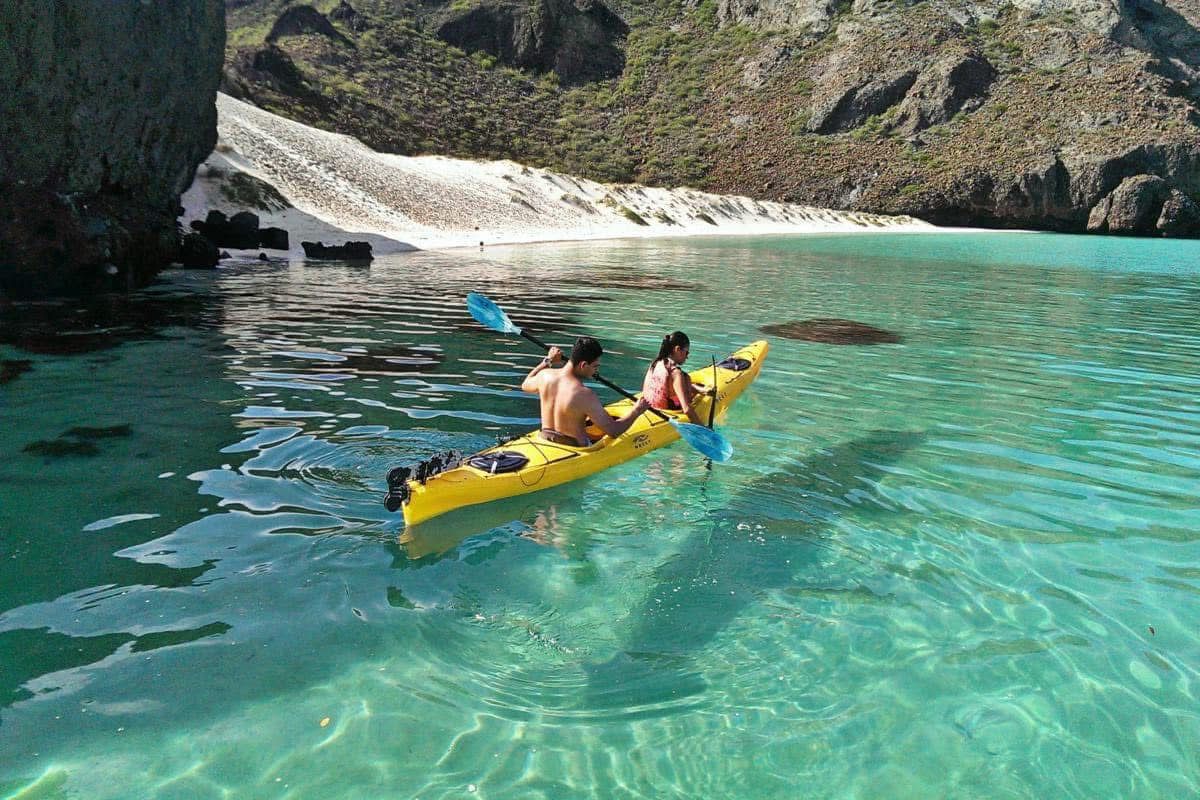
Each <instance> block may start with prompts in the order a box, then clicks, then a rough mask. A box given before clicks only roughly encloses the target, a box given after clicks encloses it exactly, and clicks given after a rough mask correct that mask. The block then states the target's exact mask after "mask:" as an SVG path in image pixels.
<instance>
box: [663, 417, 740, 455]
mask: <svg viewBox="0 0 1200 800" xmlns="http://www.w3.org/2000/svg"><path fill="white" fill-rule="evenodd" d="M671 424H672V425H674V426H675V430H677V431H679V436H680V438H682V439H683V440H684V441H685V442H687V443H688V444H690V445H691V446H692V447H694V448H696V449H697V450H699V451H700V452H701V453H703V454H704V455H706V456H708V457H709V458H711V459H712V460H713V461H720V462H725V461H728V460H729V459H731V458H733V445H732V444H730V443H729V440H728V439H726V438H725V437H724V436H722V435H721V434H719V433H717V432H716V431H714V430H712V429H710V428H706V427H704V426H703V425H693V424H692V423H690V422H676V421H675V420H671Z"/></svg>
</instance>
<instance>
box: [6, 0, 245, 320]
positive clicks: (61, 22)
mask: <svg viewBox="0 0 1200 800" xmlns="http://www.w3.org/2000/svg"><path fill="white" fill-rule="evenodd" d="M0 39H2V40H3V42H4V46H3V47H0V85H3V87H4V89H3V91H0V142H2V143H3V144H2V145H0V298H2V297H3V296H5V295H7V296H9V297H31V296H39V295H46V294H59V293H77V292H85V291H88V290H93V289H98V288H106V287H110V286H115V287H121V288H124V287H129V286H138V285H142V284H144V283H146V282H147V281H148V280H149V279H150V278H151V277H152V276H153V275H154V274H155V273H156V272H157V271H158V270H159V269H160V268H161V267H162V266H164V265H165V264H166V263H169V262H170V261H171V260H172V259H173V258H174V256H175V253H176V252H177V251H178V247H179V236H178V233H177V231H176V216H177V210H178V206H179V196H180V194H181V193H182V192H183V190H184V189H186V188H187V187H188V184H189V183H190V182H191V179H192V175H193V174H194V172H195V168H196V165H197V164H199V163H200V162H201V161H202V160H203V159H204V157H205V156H207V155H208V154H209V152H211V150H212V148H213V145H214V144H215V143H216V108H215V106H214V100H215V98H216V91H217V84H218V82H219V81H220V77H221V55H222V51H223V48H224V42H225V18H224V4H223V3H222V2H221V0H185V1H184V2H176V3H146V2H140V0H111V2H104V3H81V2H55V3H48V2H45V0H15V1H12V2H5V3H3V4H0Z"/></svg>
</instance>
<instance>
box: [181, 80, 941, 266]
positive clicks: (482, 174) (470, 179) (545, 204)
mask: <svg viewBox="0 0 1200 800" xmlns="http://www.w3.org/2000/svg"><path fill="white" fill-rule="evenodd" d="M217 110H218V114H219V122H218V135H219V141H218V145H217V149H216V150H215V151H214V152H213V153H212V155H211V156H210V157H209V158H208V159H207V160H206V161H205V163H204V164H203V165H201V167H200V168H199V170H198V171H197V174H196V179H195V181H194V182H193V184H192V186H191V187H190V188H189V189H188V191H187V193H186V194H185V195H184V196H183V200H182V205H183V207H184V214H183V217H182V222H183V224H184V225H185V226H186V225H187V224H188V223H189V222H191V221H192V220H195V219H203V218H204V216H205V215H206V214H207V212H208V211H209V210H210V209H216V210H220V211H223V212H225V213H227V214H232V213H235V212H237V211H242V210H246V209H245V205H242V204H239V202H237V201H235V200H231V199H230V197H229V196H228V195H229V194H231V193H230V192H229V182H230V179H231V176H234V175H236V173H238V172H244V173H247V174H249V175H252V176H254V177H256V178H258V179H260V180H262V181H265V182H266V183H268V184H270V185H271V186H273V187H275V189H277V190H278V191H279V193H280V194H282V195H283V197H284V198H286V200H287V202H288V203H290V204H291V206H292V208H283V209H277V210H271V211H262V210H255V213H256V214H258V216H259V220H260V225H261V226H262V227H269V226H273V227H280V228H284V229H286V230H287V231H288V232H289V234H290V244H291V251H292V253H294V254H297V255H299V254H302V252H303V251H302V249H301V247H300V242H301V241H322V242H324V243H325V244H327V245H328V244H341V243H344V242H346V241H351V240H354V241H369V242H370V243H371V244H372V247H373V249H374V252H375V253H376V254H382V253H388V252H399V251H405V250H415V249H419V250H428V249H445V248H455V247H474V248H478V247H479V246H480V245H481V244H482V245H483V246H488V245H498V244H519V243H531V242H545V241H564V240H583V239H616V238H626V237H661V236H700V235H720V234H724V235H752V234H803V233H829V232H853V231H862V232H866V231H892V232H899V231H933V230H937V228H935V227H934V226H932V225H929V224H928V223H924V222H921V221H920V220H917V219H914V218H912V217H888V216H881V215H875V214H861V213H853V212H842V211H831V210H828V209H821V208H815V207H811V206H803V205H794V204H787V203H774V202H766V201H760V200H754V199H751V198H748V197H738V196H724V195H715V194H707V193H705V192H700V191H696V190H694V189H687V188H678V189H661V188H652V187H647V186H640V185H636V184H621V185H614V184H602V183H597V182H595V181H589V180H584V179H580V178H575V177H572V176H570V175H563V174H560V173H555V172H550V171H547V170H543V169H536V168H533V167H527V166H522V165H521V164H517V163H515V162H512V161H470V160H464V159H454V158H443V157H441V156H417V157H410V156H396V155H388V154H384V153H377V152H375V151H373V150H371V149H370V148H368V147H366V146H365V145H363V144H362V143H361V142H359V141H358V140H356V139H353V138H351V137H349V136H343V135H339V134H334V133H328V132H326V131H321V130H317V129H316V128H312V127H309V126H307V125H302V124H300V123H297V122H292V121H290V120H287V119H284V118H283V117H280V116H277V115H275V114H271V113H269V112H267V111H263V110H261V109H259V108H256V107H254V106H251V105H249V104H247V103H243V102H241V101H239V100H235V99H233V98H231V97H228V96H226V95H218V97H217Z"/></svg>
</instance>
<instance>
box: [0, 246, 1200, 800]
mask: <svg viewBox="0 0 1200 800" xmlns="http://www.w3.org/2000/svg"><path fill="white" fill-rule="evenodd" d="M468 290H480V291H484V292H486V293H488V294H489V295H491V296H492V297H494V298H495V299H496V300H497V301H499V302H500V303H501V305H503V306H504V307H505V308H507V309H509V310H510V312H511V313H512V315H513V316H514V317H515V318H516V319H517V321H518V323H530V324H534V325H539V326H540V329H539V330H540V332H541V333H544V334H545V335H546V336H548V337H549V338H551V339H552V340H554V341H559V342H566V341H569V339H570V338H571V337H573V336H574V335H576V334H577V333H579V332H583V331H589V332H594V333H596V334H597V335H599V336H600V337H601V338H602V339H603V340H604V341H605V342H606V344H607V345H608V347H609V354H608V357H607V358H606V362H605V368H604V371H605V374H606V375H608V376H609V377H610V378H612V379H614V380H617V381H619V382H622V383H624V384H626V385H629V386H634V385H636V384H637V383H638V382H639V380H640V374H641V371H642V369H643V368H644V364H645V361H644V359H645V358H646V357H648V355H649V354H650V353H651V351H652V350H653V349H654V347H655V344H656V341H657V339H658V337H659V336H661V335H662V333H663V332H665V331H666V330H668V329H670V328H674V327H683V328H685V329H686V330H688V331H689V333H691V335H692V339H693V358H694V359H696V360H697V361H698V362H700V363H702V362H703V361H704V360H707V354H709V353H713V354H715V355H717V356H718V357H720V356H721V355H724V354H725V353H726V352H728V351H729V350H731V349H732V348H733V347H735V346H737V345H740V344H742V343H745V342H746V341H749V340H751V339H754V338H759V336H760V334H759V333H758V328H759V326H761V325H766V324H777V323H783V322H789V321H795V320H804V319H809V318H814V317H841V318H847V319H853V320H858V321H862V322H866V323H869V324H872V325H875V326H878V327H881V328H885V329H887V330H890V331H893V332H895V333H898V334H900V335H901V336H902V337H903V342H902V343H901V344H889V345H880V346H870V347H865V346H834V345H829V344H816V343H811V342H803V341H794V340H788V339H781V338H774V337H770V338H771V342H772V350H771V354H770V356H769V359H768V361H767V364H766V368H765V369H764V372H763V374H762V377H761V378H760V379H759V380H758V381H757V382H756V384H755V385H754V387H753V388H752V389H751V390H750V391H749V392H748V393H747V394H746V395H745V396H743V398H742V399H741V400H740V401H739V403H738V405H737V406H736V407H735V408H734V410H733V411H732V413H731V414H730V416H729V419H728V420H727V424H726V427H725V431H726V433H727V434H728V435H730V437H731V438H732V439H733V441H734V444H735V446H736V448H737V453H736V457H735V460H734V461H733V462H732V463H730V464H728V465H725V466H721V467H719V468H716V469H713V470H711V471H709V470H706V469H705V468H704V465H703V462H702V461H701V460H700V459H699V457H697V456H695V455H693V454H692V453H690V452H689V451H687V450H686V449H685V448H684V447H683V445H676V446H673V447H671V448H667V449H665V450H661V451H658V452H656V453H654V454H651V455H649V456H647V457H644V458H642V459H640V460H638V461H635V462H632V463H630V464H626V465H623V466H621V467H618V468H615V469H613V470H609V471H607V472H605V473H602V474H601V475H599V476H596V477H594V478H592V479H589V480H586V481H582V482H579V483H575V484H571V485H568V486H566V487H560V488H558V489H554V490H550V491H548V492H543V493H539V494H534V495H530V496H528V497H526V498H524V499H521V500H517V501H512V502H508V503H503V504H497V505H496V506H492V507H484V508H481V509H477V510H472V511H467V512H463V513H460V514H454V515H448V516H447V517H444V518H441V519H440V520H435V521H434V522H433V523H430V524H429V525H427V526H422V528H423V529H417V530H415V531H411V532H404V531H403V529H402V525H401V524H400V523H399V520H398V519H397V518H396V517H394V516H392V515H389V514H387V513H386V512H385V511H384V509H383V507H382V504H381V503H380V496H381V494H382V490H383V474H384V473H385V472H386V470H387V468H388V467H390V466H392V465H394V464H397V463H405V462H411V461H416V460H418V459H420V458H422V457H424V456H426V455H427V454H429V453H431V452H434V451H437V450H441V449H445V448H448V447H453V448H457V449H467V450H470V449H477V448H480V447H483V446H486V445H488V444H490V443H491V442H493V441H494V438H495V436H496V435H498V434H502V433H505V432H515V431H518V430H521V429H523V428H526V427H529V426H531V425H532V424H533V423H534V422H535V416H536V407H535V405H533V404H531V402H530V400H529V399H527V398H525V397H523V396H521V395H520V393H519V392H515V391H514V390H513V387H514V386H515V385H516V383H517V382H518V381H519V377H520V375H521V374H523V372H524V371H525V370H526V369H527V368H528V367H529V366H530V365H531V364H532V363H533V361H534V360H535V359H536V358H537V357H538V354H536V353H534V352H533V351H532V350H531V349H529V348H528V347H527V346H525V345H524V344H523V343H522V342H521V341H520V340H510V339H505V338H502V337H498V336H496V335H493V334H490V333H488V332H485V331H482V330H480V329H478V328H477V327H475V326H474V325H473V324H471V322H470V320H469V318H468V316H467V315H466V313H465V310H464V308H463V305H462V297H463V295H464V294H465V293H466V291H468ZM1198 301H1200V247H1198V246H1197V245H1196V244H1194V243H1178V242H1174V243H1172V242H1158V241H1147V240H1141V241H1134V240H1105V239H1095V238H1071V237H1054V236H1042V235H1029V236H1023V235H1022V236H1014V235H1008V236H994V235H970V236H966V235H946V236H942V235H936V236H929V235H921V236H896V235H872V236H861V237H857V238H846V237H814V238H802V239H753V240H698V241H663V242H635V243H628V244H612V243H609V244H580V245H561V246H546V247H537V248H512V249H498V250H492V251H488V252H486V253H479V254H476V253H467V254H464V255H459V256H451V255H433V254H422V255H417V256H412V257H397V258H394V259H383V260H379V261H376V262H375V264H374V265H373V266H372V267H371V268H370V269H363V268H350V267H339V266H332V265H327V266H317V265H304V264H294V265H290V266H280V265H273V266H260V265H257V264H254V265H247V266H244V267H239V268H234V269H227V270H222V271H220V272H218V273H216V274H210V275H204V274H197V273H192V274H175V275H169V276H167V277H166V279H165V280H164V281H163V282H162V284H161V285H160V286H158V287H156V288H155V289H153V290H151V291H150V292H147V293H144V294H143V295H141V296H139V297H138V298H135V300H134V301H133V302H132V303H130V304H123V303H120V302H118V303H116V307H115V308H113V307H106V308H102V309H99V310H97V309H95V308H90V309H87V310H80V309H76V308H74V307H71V308H70V309H68V311H67V313H65V314H63V315H61V316H65V317H67V318H71V319H76V320H78V321H80V324H78V325H76V326H74V327H72V326H62V325H57V326H55V325H43V326H42V327H38V326H33V327H34V328H35V329H37V330H38V331H40V333H39V335H38V336H36V337H33V336H30V335H25V336H24V337H22V336H15V335H9V336H8V339H7V341H8V342H9V343H7V344H0V359H6V360H9V361H15V360H28V361H30V362H31V363H30V364H29V367H30V369H29V371H27V372H24V374H21V375H19V376H18V377H16V378H15V379H12V380H10V381H8V382H7V383H4V384H3V385H0V403H2V404H0V450H2V451H3V452H4V454H5V458H4V460H3V462H2V463H0V556H2V557H0V797H9V796H19V797H76V796H78V797H95V798H107V797H112V798H118V797H120V798H125V797H149V798H177V797H178V798H205V797H222V796H235V797H314V798H315V797H320V798H339V797H344V798H358V797H381V796H389V797H390V796H397V797H408V796H416V797H429V798H434V797H465V796H479V797H538V796H541V797H553V798H562V797H700V796H704V797H735V796H736V797H779V798H791V797H796V796H809V797H864V798H866V797H913V798H918V797H920V798H926V797H931V796H987V797H1014V798H1015V797H1089V798H1090V797H1134V796H1136V797H1163V798H1177V797H1187V796H1195V795H1196V794H1197V793H1198V792H1200V757H1198V756H1197V755H1196V754H1197V752H1200V700H1198V697H1197V694H1198V693H1200V675H1198V674H1197V667H1196V665H1197V663H1200V658H1198V657H1200V633H1198V630H1197V626H1196V620H1197V619H1200V543H1198V535H1197V533H1196V531H1197V530H1200V503H1198V502H1197V494H1198V492H1197V487H1198V486H1200V480H1198V479H1200V456H1197V446H1198V445H1200V402H1198V401H1197V400H1196V388H1197V384H1198V383H1200V377H1197V375H1198V374H1200V370H1197V369H1196V365H1197V361H1198V356H1200V318H1198V317H1197V314H1196V308H1197V307H1198ZM37 311H38V309H36V308H35V309H32V310H31V308H30V307H20V308H17V309H8V310H5V311H4V312H3V313H4V314H6V315H8V316H10V317H12V316H21V315H36V312H37ZM51 312H52V313H51V315H50V318H51V319H61V316H55V315H57V314H59V312H58V311H55V310H53V309H51ZM25 327H26V328H28V327H30V326H29V325H26V326H25ZM64 327H66V328H69V329H70V332H69V333H64V332H63V330H62V329H63V328H64ZM17 345H20V347H18V346H17ZM100 345H112V346H107V347H104V348H102V349H94V348H96V347H99V346H100ZM63 350H71V351H78V352H72V353H71V354H65V355H64V354H59V353H61V352H62V351H63ZM81 429H82V430H81ZM88 429H91V430H88ZM72 431H73V432H72ZM69 432H70V433H69ZM35 442H43V445H41V446H40V447H34V448H33V449H32V450H26V448H28V447H29V446H30V445H31V444H33V443H35ZM46 443H49V444H46ZM55 443H57V445H56V444H55ZM64 450H65V451H67V452H66V453H62V452H61V451H64ZM56 452H57V453H59V454H58V455H55V453H56ZM326 720H327V721H326ZM323 723H324V724H323Z"/></svg>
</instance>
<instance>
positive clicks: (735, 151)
mask: <svg viewBox="0 0 1200 800" xmlns="http://www.w3.org/2000/svg"><path fill="white" fill-rule="evenodd" d="M298 7H305V8H306V9H307V10H306V11H304V12H303V16H304V18H306V19H308V20H309V22H308V23H307V25H306V26H304V27H300V26H297V25H283V26H280V24H279V23H280V20H285V19H286V18H287V17H288V16H289V15H290V16H291V17H298V16H299V15H300V13H299V12H297V11H296V9H297V8H298ZM317 17H319V18H320V19H319V20H318V19H317ZM230 25H231V46H230V48H229V51H228V53H227V71H226V86H227V87H228V88H229V90H230V91H231V92H233V93H235V94H236V95H237V96H240V97H243V98H246V99H249V100H252V101H253V102H255V103H258V104H259V105H262V106H264V107H266V108H269V109H270V110H273V111H276V112H278V113H283V114H285V115H289V116H292V117H294V118H297V119H300V120H302V121H305V122H308V123H310V124H315V125H318V126H323V127H326V128H330V129H334V130H340V131H343V132H347V133H352V134H354V135H356V136H358V137H360V138H362V139H364V140H365V141H366V142H367V143H369V144H371V145H372V146H374V147H376V148H377V149H382V150H390V151H395V152H401V153H421V152H437V153H445V154H452V155H463V156H482V157H504V158H513V159H517V160H520V161H525V162H529V163H533V164H535V165H541V166H547V167H551V168H554V169H558V170H562V171H567V172H574V173H577V174H581V175H584V176H587V177H594V178H597V179H602V180H608V181H622V180H628V181H635V180H636V181H640V182H644V183H650V184H659V185H663V184H667V185H679V184H687V185H693V186H697V187H699V188H703V189H706V190H709V191H716V192H723V193H737V194H747V195H751V196H754V197H758V198H762V199H771V200H785V201H791V202H801V203H810V204H814V205H821V206H828V207H833V208H838V209H847V210H859V211H870V212H881V213H906V214H913V215H916V216H920V217H922V218H924V219H928V220H930V221H934V222H939V223H946V224H957V225H982V226H995V227H1021V228H1040V229H1048V230H1060V231H1075V232H1083V231H1093V232H1103V233H1126V234H1138V235H1170V236H1196V235H1200V206H1198V205H1197V201H1198V198H1200V30H1198V26H1200V4H1197V3H1196V2H1194V0H683V2H678V1H676V0H576V1H575V2H574V3H572V2H570V1H569V0H539V2H536V3H531V4H520V5H516V4H512V3H508V2H506V0H454V2H452V3H449V4H447V3H445V2H435V1H434V0H424V1H423V2H417V1H416V0H409V1H408V2H394V0H357V1H356V0H338V2H337V3H334V2H332V0H330V1H329V2H324V3H296V2H285V1H284V0H239V3H238V4H237V6H236V7H233V6H231V8H230ZM280 30H283V31H285V33H282V34H281V33H279V31H280ZM272 31H274V33H273V34H272V35H271V36H269V37H268V36H265V34H266V33H268V32H272Z"/></svg>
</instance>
